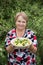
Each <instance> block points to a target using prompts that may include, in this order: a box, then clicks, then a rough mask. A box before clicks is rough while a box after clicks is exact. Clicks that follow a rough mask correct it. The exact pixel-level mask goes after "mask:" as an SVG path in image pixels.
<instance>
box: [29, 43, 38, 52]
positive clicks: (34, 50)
mask: <svg viewBox="0 0 43 65" xmlns="http://www.w3.org/2000/svg"><path fill="white" fill-rule="evenodd" d="M29 49H30V51H31V52H33V53H36V52H37V47H35V46H34V45H33V44H32V45H31V46H30V47H29Z"/></svg>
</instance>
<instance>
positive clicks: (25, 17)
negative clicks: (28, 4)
mask: <svg viewBox="0 0 43 65" xmlns="http://www.w3.org/2000/svg"><path fill="white" fill-rule="evenodd" d="M19 16H22V17H23V18H24V19H25V20H26V21H28V17H27V15H26V14H25V12H18V13H17V14H16V16H15V21H16V20H17V18H18V17H19Z"/></svg>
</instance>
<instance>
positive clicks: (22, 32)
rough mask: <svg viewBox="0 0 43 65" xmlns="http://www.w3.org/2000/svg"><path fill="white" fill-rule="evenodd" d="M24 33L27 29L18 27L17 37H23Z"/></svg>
mask: <svg viewBox="0 0 43 65" xmlns="http://www.w3.org/2000/svg"><path fill="white" fill-rule="evenodd" d="M24 33H25V29H23V30H19V29H16V36H17V37H23V35H24Z"/></svg>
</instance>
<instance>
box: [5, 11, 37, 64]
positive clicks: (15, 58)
mask: <svg viewBox="0 0 43 65" xmlns="http://www.w3.org/2000/svg"><path fill="white" fill-rule="evenodd" d="M27 21H28V17H27V15H26V14H25V13H24V12H18V13H17V14H16V16H15V25H16V28H14V29H12V30H10V31H9V32H8V34H7V35H6V39H5V46H6V50H7V52H8V65H36V60H35V58H36V55H35V53H36V51H37V39H36V35H35V33H34V32H33V31H32V30H30V29H26V25H27ZM17 37H24V38H28V39H30V40H31V41H32V44H31V46H30V47H29V48H28V47H26V48H25V49H21V48H19V49H16V48H15V46H13V45H12V44H11V43H10V41H11V40H12V39H15V38H17Z"/></svg>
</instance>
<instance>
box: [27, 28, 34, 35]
mask: <svg viewBox="0 0 43 65" xmlns="http://www.w3.org/2000/svg"><path fill="white" fill-rule="evenodd" d="M26 31H27V33H28V34H32V35H33V34H35V32H34V31H33V30H31V29H26Z"/></svg>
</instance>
